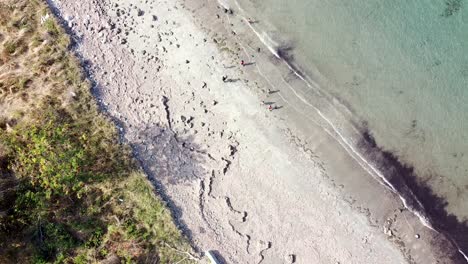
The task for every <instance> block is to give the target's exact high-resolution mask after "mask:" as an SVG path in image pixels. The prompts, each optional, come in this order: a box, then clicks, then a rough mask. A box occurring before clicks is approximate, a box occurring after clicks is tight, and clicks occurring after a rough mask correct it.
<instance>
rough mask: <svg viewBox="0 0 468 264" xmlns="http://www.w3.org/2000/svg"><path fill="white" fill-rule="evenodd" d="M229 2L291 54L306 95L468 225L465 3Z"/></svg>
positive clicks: (438, 0) (355, 0)
mask: <svg viewBox="0 0 468 264" xmlns="http://www.w3.org/2000/svg"><path fill="white" fill-rule="evenodd" d="M234 4H235V5H236V6H238V7H241V10H242V11H241V12H242V15H243V16H246V17H249V18H251V19H252V20H256V21H257V22H256V23H254V24H252V25H253V26H254V27H255V28H256V29H257V30H258V31H259V32H261V34H264V35H268V36H271V38H272V39H276V40H277V43H281V45H285V46H289V47H291V49H290V50H289V51H288V54H289V56H288V57H290V58H291V59H294V63H295V64H296V65H299V66H300V69H301V71H302V73H304V75H306V76H307V77H306V79H310V80H313V82H314V83H315V84H316V85H314V87H310V89H318V90H320V91H323V92H324V93H325V94H327V95H329V97H330V98H331V99H330V100H329V101H330V103H332V104H335V105H336V106H337V108H336V109H339V111H340V112H341V113H342V114H343V116H345V117H346V118H348V119H349V120H350V121H351V122H352V123H353V124H358V125H357V126H361V127H362V126H363V124H365V126H366V127H367V128H368V129H369V131H370V132H371V134H372V136H373V137H374V139H375V141H376V142H377V144H378V145H379V146H380V147H382V148H383V149H385V150H387V151H391V152H392V153H394V154H395V155H396V156H397V157H398V158H399V159H400V160H401V161H403V162H405V163H406V164H408V165H410V166H413V167H414V169H415V172H416V175H417V177H418V179H417V180H418V181H419V182H420V183H423V184H424V185H427V186H428V187H430V188H431V189H432V190H433V192H434V193H435V194H436V195H437V196H439V197H441V198H443V199H444V200H446V202H447V205H446V207H445V210H446V211H447V212H448V213H450V214H454V215H455V216H456V217H457V218H458V220H459V221H460V222H462V221H467V220H468V202H467V201H468V2H466V1H463V0H431V1H428V0H412V1H405V0H395V1H384V0H375V1H367V0H327V1H323V0H288V1H286V0H238V1H237V3H234ZM310 100H311V102H310V103H311V104H318V107H319V108H320V107H321V106H320V105H321V104H320V103H319V102H314V101H313V98H312V97H310ZM324 114H325V115H327V114H329V115H330V117H331V119H333V116H334V114H332V113H331V111H327V109H324ZM350 136H351V134H350ZM425 206H426V207H430V206H431V205H430V204H429V205H428V204H426V205H425ZM467 235H468V234H467Z"/></svg>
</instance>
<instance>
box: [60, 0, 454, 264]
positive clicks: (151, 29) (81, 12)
mask: <svg viewBox="0 0 468 264" xmlns="http://www.w3.org/2000/svg"><path fill="white" fill-rule="evenodd" d="M51 3H52V5H54V6H56V7H57V9H56V11H57V12H58V14H59V15H60V16H61V17H62V18H63V20H64V23H65V24H67V26H68V27H69V29H70V32H71V34H73V36H74V38H75V40H76V43H77V44H76V46H75V49H76V52H77V54H78V55H79V56H80V57H82V59H83V64H84V65H85V67H86V70H87V72H88V73H89V77H90V79H91V80H92V81H94V82H95V84H96V85H95V87H94V93H95V95H96V97H97V98H98V101H99V102H100V103H101V106H102V108H103V110H104V111H106V112H107V113H108V114H109V115H110V116H112V117H113V118H114V119H115V120H116V124H117V125H118V126H119V128H120V129H121V131H122V135H123V138H124V140H126V141H127V142H129V143H130V144H131V145H132V147H133V149H134V152H135V155H136V157H137V158H138V159H139V160H140V161H141V164H142V166H143V167H144V169H145V170H146V172H147V173H148V176H149V177H150V179H152V180H153V181H154V183H155V185H156V186H157V187H158V189H159V191H160V193H161V194H162V195H163V197H164V199H165V200H166V201H167V202H168V205H169V206H170V207H171V209H172V211H173V213H174V216H175V218H176V221H177V222H178V224H179V225H180V227H181V228H182V229H183V231H184V232H185V233H186V235H187V236H188V237H189V239H190V240H191V242H192V244H193V246H194V247H195V248H196V249H197V250H198V252H199V253H202V252H203V251H206V250H214V251H216V253H217V254H218V256H219V258H220V259H223V260H225V262H226V263H454V262H455V261H456V260H455V259H451V255H452V254H455V251H454V249H453V248H452V247H451V246H450V244H449V243H447V241H446V240H445V239H444V238H443V237H441V236H440V235H438V234H436V233H435V232H433V231H431V230H430V229H428V228H426V227H424V226H423V225H422V224H421V222H420V221H419V219H418V218H417V217H415V216H414V215H413V214H412V213H411V212H409V211H408V210H406V209H405V208H404V206H403V204H402V202H401V201H400V200H399V199H398V197H396V196H395V195H394V194H393V193H391V192H390V191H389V190H388V189H387V188H385V187H384V186H383V185H381V184H380V183H379V182H378V181H376V179H374V178H373V177H372V176H371V175H370V174H368V173H367V171H366V170H365V169H363V168H362V167H361V166H360V165H359V164H358V163H357V162H356V161H355V160H354V159H353V158H352V157H351V156H349V155H348V153H347V152H346V151H345V150H344V148H343V147H342V146H341V145H340V144H339V143H338V142H337V141H336V140H334V139H333V137H332V135H330V134H329V133H327V131H325V130H324V129H323V128H322V127H321V126H320V122H321V121H320V119H319V118H316V117H313V116H311V115H310V113H307V112H305V111H304V109H305V107H304V106H303V102H302V101H301V100H300V99H299V98H298V97H297V95H296V94H295V93H294V92H293V91H291V90H290V89H289V88H287V86H286V85H284V84H282V79H280V78H278V77H279V74H278V73H277V72H275V71H277V69H276V68H275V67H274V65H275V63H278V62H277V61H275V60H276V59H275V58H274V57H273V56H272V55H271V54H270V53H269V52H268V51H267V50H266V49H265V48H264V47H263V46H262V45H261V43H257V40H256V39H255V38H254V36H250V34H252V33H251V32H249V30H248V26H247V25H242V23H244V22H243V21H242V20H241V19H239V18H236V16H235V15H230V14H228V13H227V14H226V13H225V12H224V10H223V8H220V7H219V6H218V4H217V2H215V1H196V0H190V1H189V0H187V1H130V0H112V1H86V2H78V1H71V0H65V1H63V0H62V1H54V2H51ZM245 40H248V41H247V42H246V41H245ZM258 48H260V52H258ZM241 60H244V61H246V62H247V63H248V64H249V63H251V62H252V64H249V65H246V66H241V65H240V61H241ZM222 76H227V77H228V82H223V80H222ZM269 90H270V91H274V92H273V93H270V92H269ZM262 101H264V102H265V103H267V104H269V103H272V104H273V105H274V106H277V107H278V109H275V110H273V111H269V110H268V109H267V105H265V104H264V103H262ZM416 236H417V237H419V238H417V237H416ZM440 245H443V246H440ZM441 248H442V249H444V251H441V250H440V249H441ZM437 261H438V262H437Z"/></svg>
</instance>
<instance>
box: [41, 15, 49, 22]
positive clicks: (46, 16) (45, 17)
mask: <svg viewBox="0 0 468 264" xmlns="http://www.w3.org/2000/svg"><path fill="white" fill-rule="evenodd" d="M49 18H50V15H49V13H47V14H46V15H45V16H41V25H42V24H44V23H45V22H46V21H47V20H49Z"/></svg>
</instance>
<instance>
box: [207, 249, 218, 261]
mask: <svg viewBox="0 0 468 264" xmlns="http://www.w3.org/2000/svg"><path fill="white" fill-rule="evenodd" d="M205 255H206V256H207V257H208V259H209V260H210V261H211V264H220V262H219V260H218V259H217V258H216V256H215V255H214V253H213V252H211V251H209V250H208V251H206V252H205Z"/></svg>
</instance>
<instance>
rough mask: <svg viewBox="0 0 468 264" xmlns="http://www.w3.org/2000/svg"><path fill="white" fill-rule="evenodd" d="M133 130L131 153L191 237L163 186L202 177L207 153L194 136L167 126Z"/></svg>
mask: <svg viewBox="0 0 468 264" xmlns="http://www.w3.org/2000/svg"><path fill="white" fill-rule="evenodd" d="M133 130H134V131H135V130H136V131H139V133H138V135H137V139H136V140H132V142H131V143H130V145H131V147H132V149H133V152H134V156H135V157H136V158H137V159H138V161H139V162H140V165H141V167H142V169H143V170H144V171H145V173H146V174H147V175H148V178H149V180H150V181H151V182H152V184H153V185H154V186H155V188H156V190H157V192H158V195H160V196H161V197H162V199H163V200H164V201H165V202H166V203H167V205H168V207H169V209H170V210H171V212H172V214H173V216H174V221H175V223H176V225H177V226H178V228H179V229H180V230H182V232H183V234H184V235H185V236H186V237H187V238H188V239H189V240H190V241H193V240H192V232H191V231H190V230H189V229H188V227H187V225H186V223H185V222H184V221H183V220H182V219H181V216H182V214H183V212H182V209H181V208H180V207H178V206H177V205H176V204H175V203H174V201H172V200H171V198H170V197H169V195H168V192H167V188H166V187H165V186H167V185H179V184H182V185H188V184H194V182H196V181H198V180H199V179H201V178H202V177H204V176H205V175H206V174H207V173H208V172H207V170H206V169H205V168H204V167H203V166H202V164H206V163H207V162H209V161H210V159H209V158H208V154H207V153H206V152H205V150H203V149H202V148H201V146H200V145H198V144H197V143H195V142H194V140H193V136H179V135H176V134H175V133H174V132H173V131H172V129H170V128H168V127H164V126H159V125H153V126H146V127H141V128H137V129H133ZM192 246H193V247H194V248H196V249H197V251H199V252H200V249H198V248H197V247H196V246H195V245H192Z"/></svg>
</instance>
